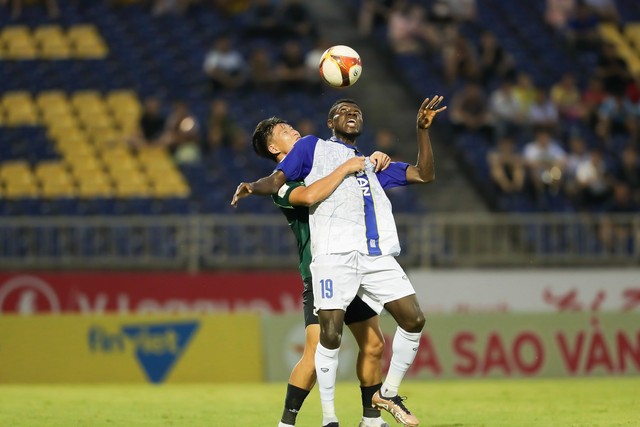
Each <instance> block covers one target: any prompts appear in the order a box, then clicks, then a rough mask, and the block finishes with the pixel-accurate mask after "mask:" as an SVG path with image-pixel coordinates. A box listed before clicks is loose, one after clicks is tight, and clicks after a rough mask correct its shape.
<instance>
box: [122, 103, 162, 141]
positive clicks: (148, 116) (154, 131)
mask: <svg viewBox="0 0 640 427" xmlns="http://www.w3.org/2000/svg"><path fill="white" fill-rule="evenodd" d="M166 121H167V119H166V117H165V115H164V114H163V113H162V104H161V102H160V99H159V98H157V97H155V96H151V97H148V98H146V99H145V100H144V103H143V104H142V114H141V115H140V120H139V122H138V128H137V129H136V131H135V133H134V134H133V135H131V136H130V137H128V138H127V139H126V141H127V143H129V145H131V146H132V147H134V148H141V147H145V146H164V145H165V144H166V143H167V138H166V136H167V135H166V133H165V126H166Z"/></svg>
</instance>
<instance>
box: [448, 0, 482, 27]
mask: <svg viewBox="0 0 640 427" xmlns="http://www.w3.org/2000/svg"><path fill="white" fill-rule="evenodd" d="M441 1H442V2H443V3H445V4H447V6H448V7H449V11H450V14H451V17H452V18H453V20H454V21H455V22H473V21H475V20H476V17H477V5H476V0H441Z"/></svg>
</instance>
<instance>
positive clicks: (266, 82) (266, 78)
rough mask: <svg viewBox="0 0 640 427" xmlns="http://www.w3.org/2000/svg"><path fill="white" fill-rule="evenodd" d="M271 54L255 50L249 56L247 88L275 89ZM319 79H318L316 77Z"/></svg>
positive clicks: (275, 80)
mask: <svg viewBox="0 0 640 427" xmlns="http://www.w3.org/2000/svg"><path fill="white" fill-rule="evenodd" d="M273 67H274V65H273V62H272V60H271V54H270V53H269V51H268V50H267V49H265V48H256V49H254V50H253V51H251V54H250V55H249V70H248V75H247V86H248V88H249V89H252V90H264V91H270V90H273V89H275V88H276V85H277V82H278V78H277V77H276V75H275V73H274V72H273ZM318 78H320V77H318Z"/></svg>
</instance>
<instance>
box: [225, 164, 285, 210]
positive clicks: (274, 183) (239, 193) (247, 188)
mask: <svg viewBox="0 0 640 427" xmlns="http://www.w3.org/2000/svg"><path fill="white" fill-rule="evenodd" d="M285 182H286V178H285V176H284V173H282V171H279V170H277V171H275V172H274V173H272V174H271V175H269V176H265V177H263V178H260V179H259V180H257V181H254V182H241V183H240V185H238V188H236V192H235V194H234V195H233V198H232V199H231V206H234V207H235V206H238V201H239V200H240V199H244V198H245V197H247V196H249V195H251V194H257V195H259V196H268V195H270V194H275V193H277V192H278V189H279V188H280V187H282V184H284V183H285Z"/></svg>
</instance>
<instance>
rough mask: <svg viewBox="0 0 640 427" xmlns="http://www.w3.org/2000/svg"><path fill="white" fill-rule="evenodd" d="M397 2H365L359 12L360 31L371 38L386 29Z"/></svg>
mask: <svg viewBox="0 0 640 427" xmlns="http://www.w3.org/2000/svg"><path fill="white" fill-rule="evenodd" d="M394 2H395V0H363V1H362V3H361V5H360V9H359V10H358V31H359V32H360V34H361V35H363V36H369V35H371V34H373V33H375V32H376V31H377V30H379V29H381V28H384V27H386V25H387V23H388V22H389V14H390V12H391V8H392V6H393V4H394Z"/></svg>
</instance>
